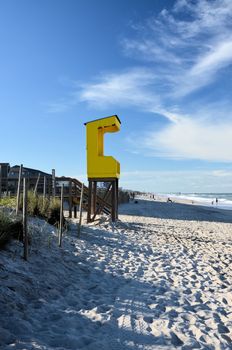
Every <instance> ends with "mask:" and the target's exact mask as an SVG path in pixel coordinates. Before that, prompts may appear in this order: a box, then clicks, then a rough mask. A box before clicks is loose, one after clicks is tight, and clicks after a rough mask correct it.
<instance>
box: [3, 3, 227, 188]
mask: <svg viewBox="0 0 232 350" xmlns="http://www.w3.org/2000/svg"><path fill="white" fill-rule="evenodd" d="M0 44H1V56H0V82H1V84H0V121H1V124H0V125H1V133H0V150H1V161H2V162H4V161H6V162H10V163H11V164H12V165H13V164H20V163H23V164H24V165H25V166H27V167H33V168H39V169H41V170H43V171H48V172H50V171H51V169H52V168H55V169H56V172H57V174H58V175H67V176H73V177H78V178H80V179H82V180H86V155H85V127H84V125H83V123H84V122H86V121H89V120H92V119H96V118H98V117H99V118H102V117H104V116H109V115H112V114H118V116H119V117H120V119H121V121H122V129H121V131H120V133H115V134H110V135H107V136H106V139H105V150H106V151H105V153H106V154H108V155H113V156H114V157H115V158H117V159H118V160H119V161H120V163H121V171H122V176H121V185H122V186H123V187H124V188H131V189H138V190H146V191H152V192H175V191H178V192H232V165H231V161H232V116H231V109H232V100H231V85H232V66H231V63H232V2H231V1H230V0H216V1H213V0H211V1H206V0H201V1H197V0H194V1H190V0H178V1H164V0H163V1H158V0H143V1H142V0H119V1H117V2H116V1H111V0H98V1H96V0H78V1H77V0H69V1H65V0H40V1H35V0H20V1H18V0H5V1H3V0H0Z"/></svg>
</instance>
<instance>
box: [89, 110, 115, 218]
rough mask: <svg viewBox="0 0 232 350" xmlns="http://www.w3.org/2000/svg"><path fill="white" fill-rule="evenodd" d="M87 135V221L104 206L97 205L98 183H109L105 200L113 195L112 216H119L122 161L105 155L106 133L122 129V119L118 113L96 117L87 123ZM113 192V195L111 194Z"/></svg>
mask: <svg viewBox="0 0 232 350" xmlns="http://www.w3.org/2000/svg"><path fill="white" fill-rule="evenodd" d="M85 125H86V137H87V175H88V181H89V195H88V214H87V222H91V221H94V219H95V217H96V215H98V214H99V213H100V212H101V210H102V208H101V205H97V201H96V198H97V183H98V182H104V183H108V187H107V189H106V193H105V194H104V197H103V200H104V201H107V200H108V199H109V197H111V218H112V221H116V219H117V218H118V180H119V177H120V163H119V162H118V161H117V160H116V159H114V158H113V157H111V156H105V155H104V134H105V133H107V132H117V131H119V130H120V125H121V122H120V119H119V118H118V116H117V115H113V116H110V117H106V118H101V119H96V120H93V121H90V122H87V123H85ZM110 194H111V196H110Z"/></svg>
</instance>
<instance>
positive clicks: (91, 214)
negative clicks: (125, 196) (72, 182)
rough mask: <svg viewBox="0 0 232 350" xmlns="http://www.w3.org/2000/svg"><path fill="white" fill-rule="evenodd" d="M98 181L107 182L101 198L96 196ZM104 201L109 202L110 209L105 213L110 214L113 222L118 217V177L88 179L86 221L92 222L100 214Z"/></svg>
mask: <svg viewBox="0 0 232 350" xmlns="http://www.w3.org/2000/svg"><path fill="white" fill-rule="evenodd" d="M98 182H107V183H108V184H109V185H108V186H107V188H106V191H105V193H104V196H103V197H102V198H100V197H99V196H97V183H98ZM106 202H108V203H109V202H110V203H109V204H110V206H111V211H109V212H108V213H107V214H110V215H111V219H112V221H113V222H115V221H116V220H117V219H118V179H105V178H104V179H94V180H93V179H89V196H88V211H87V222H88V223H89V222H93V221H94V220H95V218H96V216H97V215H99V214H101V212H102V211H103V210H104V207H105V203H106Z"/></svg>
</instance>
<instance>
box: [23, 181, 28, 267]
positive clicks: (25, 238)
mask: <svg viewBox="0 0 232 350" xmlns="http://www.w3.org/2000/svg"><path fill="white" fill-rule="evenodd" d="M27 190H28V181H27V179H26V178H25V177H24V179H23V247H24V254H23V258H24V259H25V260H26V261H27V259H28V232H27Z"/></svg>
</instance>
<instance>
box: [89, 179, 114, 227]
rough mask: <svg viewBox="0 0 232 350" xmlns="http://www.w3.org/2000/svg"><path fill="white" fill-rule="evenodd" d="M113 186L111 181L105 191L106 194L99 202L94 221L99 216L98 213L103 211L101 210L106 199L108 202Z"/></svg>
mask: <svg viewBox="0 0 232 350" xmlns="http://www.w3.org/2000/svg"><path fill="white" fill-rule="evenodd" d="M111 186H112V183H111V182H110V184H109V186H108V187H107V189H106V192H105V194H104V197H103V200H102V202H101V203H99V205H98V208H97V210H96V212H95V213H94V215H93V217H92V221H94V220H95V218H96V216H97V215H98V214H100V213H101V211H102V209H103V207H104V201H105V202H107V199H108V197H109V194H110V188H111Z"/></svg>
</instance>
